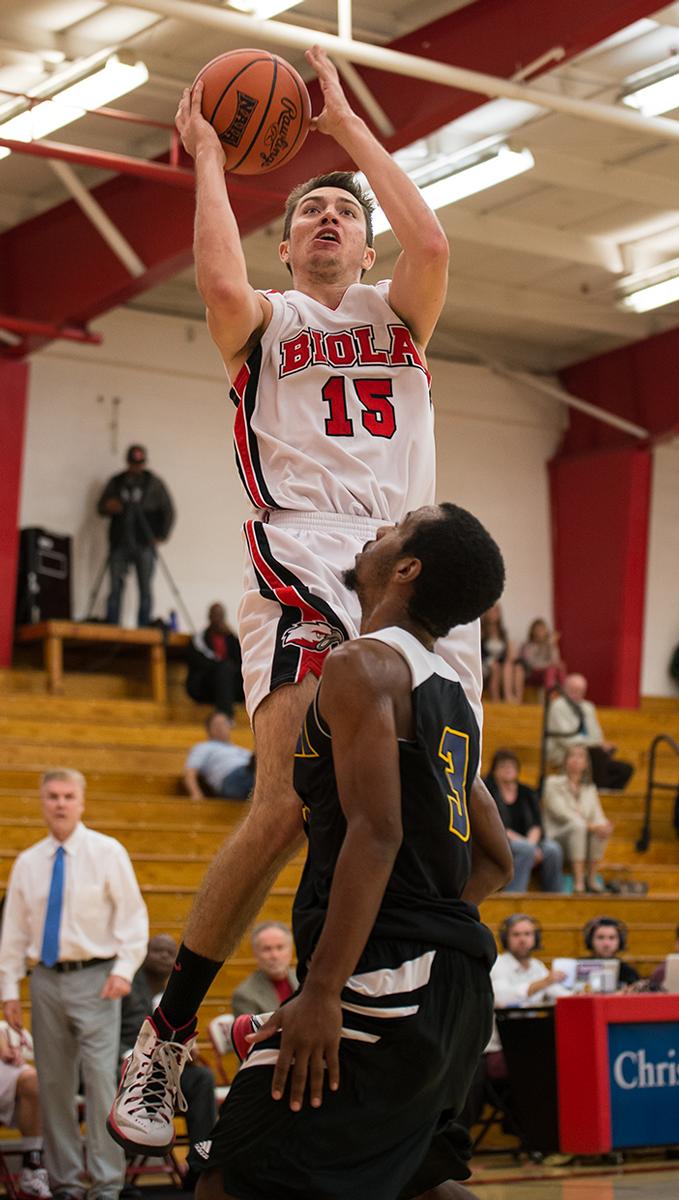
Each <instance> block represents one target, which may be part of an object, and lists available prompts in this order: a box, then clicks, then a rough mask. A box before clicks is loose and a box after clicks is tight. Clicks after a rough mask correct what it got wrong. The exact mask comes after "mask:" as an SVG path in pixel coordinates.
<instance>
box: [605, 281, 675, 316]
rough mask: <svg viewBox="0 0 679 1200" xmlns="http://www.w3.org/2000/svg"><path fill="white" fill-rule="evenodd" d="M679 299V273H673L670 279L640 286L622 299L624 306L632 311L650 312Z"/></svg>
mask: <svg viewBox="0 0 679 1200" xmlns="http://www.w3.org/2000/svg"><path fill="white" fill-rule="evenodd" d="M677 300H679V275H673V276H672V277H671V278H670V279H663V281H662V282H661V283H652V284H650V285H649V286H648V287H642V288H638V290H637V291H636V292H629V294H628V295H627V296H625V297H624V298H623V299H622V300H621V302H620V303H621V306H622V307H623V308H629V309H631V311H632V312H638V313H642V312H650V310H651V309H653V308H662V307H663V305H664V304H674V303H676V301H677Z"/></svg>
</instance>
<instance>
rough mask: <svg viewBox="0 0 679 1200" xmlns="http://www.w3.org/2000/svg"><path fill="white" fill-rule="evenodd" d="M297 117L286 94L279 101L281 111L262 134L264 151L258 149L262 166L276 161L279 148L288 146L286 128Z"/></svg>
mask: <svg viewBox="0 0 679 1200" xmlns="http://www.w3.org/2000/svg"><path fill="white" fill-rule="evenodd" d="M296 117H297V108H296V106H295V105H294V104H293V103H292V100H288V98H287V96H284V97H283V100H282V101H281V112H280V115H279V117H278V120H277V121H274V122H273V123H272V124H271V125H270V126H269V128H268V129H267V131H266V133H265V134H264V145H265V146H266V153H262V152H261V151H260V155H259V158H260V162H261V164H262V166H263V167H270V166H271V164H272V163H273V162H275V161H276V159H277V158H278V155H279V154H280V152H281V150H287V148H288V130H289V129H290V125H291V123H292V122H293V121H294V120H295V119H296Z"/></svg>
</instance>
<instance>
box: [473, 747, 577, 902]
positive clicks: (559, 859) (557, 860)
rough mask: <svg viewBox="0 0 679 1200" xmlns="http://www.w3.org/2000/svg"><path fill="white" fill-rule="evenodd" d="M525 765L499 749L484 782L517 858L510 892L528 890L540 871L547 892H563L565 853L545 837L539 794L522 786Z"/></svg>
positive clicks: (506, 751) (541, 881)
mask: <svg viewBox="0 0 679 1200" xmlns="http://www.w3.org/2000/svg"><path fill="white" fill-rule="evenodd" d="M520 769H521V764H520V762H519V760H518V758H517V756H516V754H514V752H513V751H512V750H497V751H496V752H495V754H494V755H493V761H492V763H491V766H490V772H489V774H488V775H486V777H485V779H484V781H483V782H484V783H485V785H486V787H487V788H488V791H489V792H490V794H491V796H492V797H493V799H494V801H495V803H496V804H497V807H498V812H499V813H500V817H501V818H502V824H503V825H504V827H505V829H506V831H507V838H508V841H509V848H510V850H511V852H512V858H513V859H514V878H513V879H512V881H511V883H508V884H507V886H506V888H505V889H504V890H505V891H506V892H525V891H527V890H528V884H529V882H530V877H531V872H532V871H533V870H536V869H537V870H539V872H540V884H541V886H542V890H543V891H545V892H561V891H563V874H562V867H563V851H562V849H561V846H560V845H559V844H558V842H554V841H552V840H551V839H550V838H546V837H545V836H544V831H543V828H542V822H541V819H540V806H539V804H538V800H537V797H536V795H535V792H533V791H532V790H531V789H530V788H529V787H527V786H526V784H524V783H519V771H520Z"/></svg>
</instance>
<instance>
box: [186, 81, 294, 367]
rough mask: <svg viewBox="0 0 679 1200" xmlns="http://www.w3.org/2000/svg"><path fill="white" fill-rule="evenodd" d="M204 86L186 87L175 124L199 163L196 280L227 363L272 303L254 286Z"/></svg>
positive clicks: (252, 337) (247, 340) (265, 320)
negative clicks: (205, 108) (205, 107)
mask: <svg viewBox="0 0 679 1200" xmlns="http://www.w3.org/2000/svg"><path fill="white" fill-rule="evenodd" d="M202 94H203V84H202V82H201V81H200V80H199V81H198V83H197V84H196V85H195V87H194V89H193V91H191V90H190V89H189V88H185V89H184V92H183V94H182V98H181V100H180V102H179V108H178V109H177V116H176V125H177V129H178V130H179V133H180V135H181V139H182V143H183V146H184V149H185V150H186V152H187V154H190V155H191V157H192V158H193V160H194V162H195V164H196V221H195V229H194V241H193V250H194V257H195V263H196V284H197V286H198V291H199V292H200V294H201V297H202V298H203V300H204V302H205V305H206V307H207V310H208V325H209V329H210V333H211V335H212V337H213V339H214V341H215V342H216V344H217V346H218V347H219V350H220V351H221V354H222V358H223V359H224V362H225V363H226V365H227V367H229V365H230V364H231V363H232V362H233V360H234V359H236V358H237V356H238V355H239V353H240V352H241V351H243V350H244V349H245V348H246V347H247V346H248V344H249V343H251V342H253V341H254V340H255V338H256V337H257V335H258V334H260V335H261V333H262V332H263V331H264V329H265V328H266V325H267V324H268V322H269V320H270V317H271V304H270V302H269V301H268V300H267V299H266V297H265V296H261V295H260V294H259V293H258V292H256V291H255V290H254V288H253V287H251V286H250V283H249V282H248V277H247V269H246V265H245V257H244V255H243V248H242V246H241V240H240V232H239V229H238V225H237V224H236V218H235V216H234V213H233V209H232V208H231V204H230V203H229V196H228V192H227V189H226V187H225V186H224V153H223V151H222V147H221V144H220V141H219V138H218V136H217V134H216V132H215V130H214V129H213V128H212V126H211V125H210V124H209V122H208V121H206V120H205V119H204V117H203V116H202V114H201V97H202Z"/></svg>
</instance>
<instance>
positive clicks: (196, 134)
mask: <svg viewBox="0 0 679 1200" xmlns="http://www.w3.org/2000/svg"><path fill="white" fill-rule="evenodd" d="M202 98H203V83H202V80H200V79H199V80H198V82H197V84H196V85H195V87H194V89H193V91H191V88H184V91H183V92H182V96H181V100H180V101H179V107H178V109H177V115H176V117H175V119H174V123H175V125H176V126H177V129H178V131H179V136H180V137H181V139H182V146H183V147H184V149H185V150H186V153H187V154H190V155H191V158H195V157H196V155H197V153H198V151H199V150H200V149H201V148H202V147H206V146H207V147H211V148H213V149H214V150H215V151H216V153H217V154H218V155H219V157H220V158H221V159H222V161H223V159H224V151H223V150H222V145H221V142H220V140H219V138H218V136H217V134H216V133H215V131H214V129H213V128H212V126H211V125H210V123H209V121H206V120H205V118H204V116H203V114H202V112H201V100H202Z"/></svg>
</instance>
